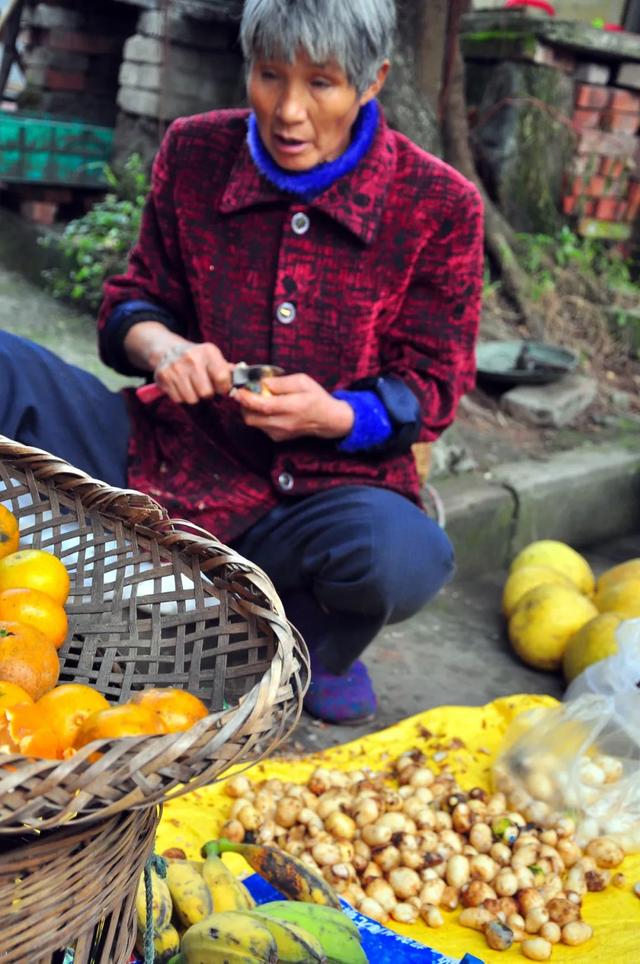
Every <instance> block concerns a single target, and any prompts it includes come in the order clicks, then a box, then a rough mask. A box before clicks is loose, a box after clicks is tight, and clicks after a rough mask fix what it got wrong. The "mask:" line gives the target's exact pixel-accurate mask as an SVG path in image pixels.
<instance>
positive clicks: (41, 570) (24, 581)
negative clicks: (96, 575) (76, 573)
mask: <svg viewBox="0 0 640 964" xmlns="http://www.w3.org/2000/svg"><path fill="white" fill-rule="evenodd" d="M69 586H70V582H69V573H68V572H67V570H66V569H65V567H64V566H63V564H62V563H61V562H60V560H59V559H58V557H57V556H54V555H53V553H51V552H45V550H44V549H19V550H18V552H12V553H11V555H9V556H5V557H4V559H0V592H4V590H5V589H38V590H39V591H40V592H43V593H46V595H47V596H51V598H52V599H55V601H56V602H58V603H60V605H61V606H63V605H64V604H65V602H66V601H67V596H68V595H69Z"/></svg>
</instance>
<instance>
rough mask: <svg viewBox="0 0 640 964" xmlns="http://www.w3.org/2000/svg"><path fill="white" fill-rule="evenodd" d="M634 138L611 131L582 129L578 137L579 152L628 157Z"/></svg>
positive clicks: (632, 148) (630, 153) (631, 151)
mask: <svg viewBox="0 0 640 964" xmlns="http://www.w3.org/2000/svg"><path fill="white" fill-rule="evenodd" d="M636 144H637V141H636V138H635V137H632V136H631V135H630V134H620V133H618V132H613V131H582V133H581V134H580V137H579V138H578V145H577V147H578V153H579V154H603V155H605V156H606V157H623V158H625V157H630V156H631V155H632V154H633V153H634V150H635V148H636Z"/></svg>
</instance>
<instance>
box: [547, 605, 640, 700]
mask: <svg viewBox="0 0 640 964" xmlns="http://www.w3.org/2000/svg"><path fill="white" fill-rule="evenodd" d="M615 635H616V642H617V644H618V652H617V653H615V654H614V655H613V656H608V657H607V658H606V659H601V660H599V661H598V662H597V663H593V664H592V665H591V666H588V667H587V668H586V669H585V670H584V671H583V672H582V673H580V675H579V676H577V677H576V678H575V679H574V680H573V682H572V683H571V684H570V686H569V688H568V689H567V692H566V693H565V694H564V699H565V702H568V701H570V700H574V699H576V698H577V697H578V696H582V695H583V693H599V694H601V695H602V696H615V695H616V693H625V692H628V691H629V690H633V689H638V688H640V619H626V620H625V621H624V622H622V623H620V625H619V626H618V628H617V629H616V633H615Z"/></svg>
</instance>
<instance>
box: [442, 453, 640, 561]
mask: <svg viewBox="0 0 640 964" xmlns="http://www.w3.org/2000/svg"><path fill="white" fill-rule="evenodd" d="M437 489H438V492H439V494H440V496H441V498H442V501H443V503H444V506H445V511H446V515H447V522H446V528H447V532H448V534H449V537H450V538H451V540H452V542H453V544H454V547H455V550H456V558H457V569H458V574H459V575H460V576H462V577H473V576H477V575H480V574H481V573H484V572H486V571H487V569H488V568H489V567H491V568H503V567H505V566H507V565H508V563H509V562H510V560H511V559H512V558H513V556H514V555H515V554H516V553H517V552H518V551H519V550H520V549H521V548H522V547H523V546H525V545H527V544H528V543H529V542H533V541H534V540H535V539H559V540H561V541H563V542H567V543H569V544H570V545H573V546H575V547H576V548H586V547H588V546H591V545H594V544H595V543H597V542H601V541H604V540H606V539H612V538H615V537H617V536H621V535H628V534H630V533H633V532H635V531H638V529H640V439H639V440H638V441H637V442H636V441H635V440H634V442H633V443H631V444H629V445H628V446H624V445H607V446H602V447H600V446H599V447H591V446H589V447H586V446H585V447H584V448H580V449H573V450H571V451H568V452H561V453H559V454H557V455H553V456H550V457H549V459H547V460H545V461H538V460H536V461H534V460H525V461H521V462H513V463H507V464H504V465H501V466H499V467H498V468H497V469H495V470H494V471H493V472H492V473H491V476H490V477H488V478H487V477H485V478H478V477H477V476H473V477H469V478H462V477H459V478H455V479H443V480H442V481H438V482H437Z"/></svg>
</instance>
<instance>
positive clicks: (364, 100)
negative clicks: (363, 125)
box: [360, 60, 391, 104]
mask: <svg viewBox="0 0 640 964" xmlns="http://www.w3.org/2000/svg"><path fill="white" fill-rule="evenodd" d="M390 66H391V64H390V63H389V61H388V60H385V61H384V63H383V64H382V66H381V67H380V69H379V70H378V73H377V74H376V79H375V80H374V82H373V83H372V84H371V85H370V86H369V87H367V89H366V90H365V92H364V94H363V95H362V96H361V98H360V103H361V104H368V103H369V101H370V100H373V98H374V97H377V96H378V94H379V93H380V91H381V90H382V88H383V87H384V82H385V80H386V79H387V74H388V73H389V67H390Z"/></svg>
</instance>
